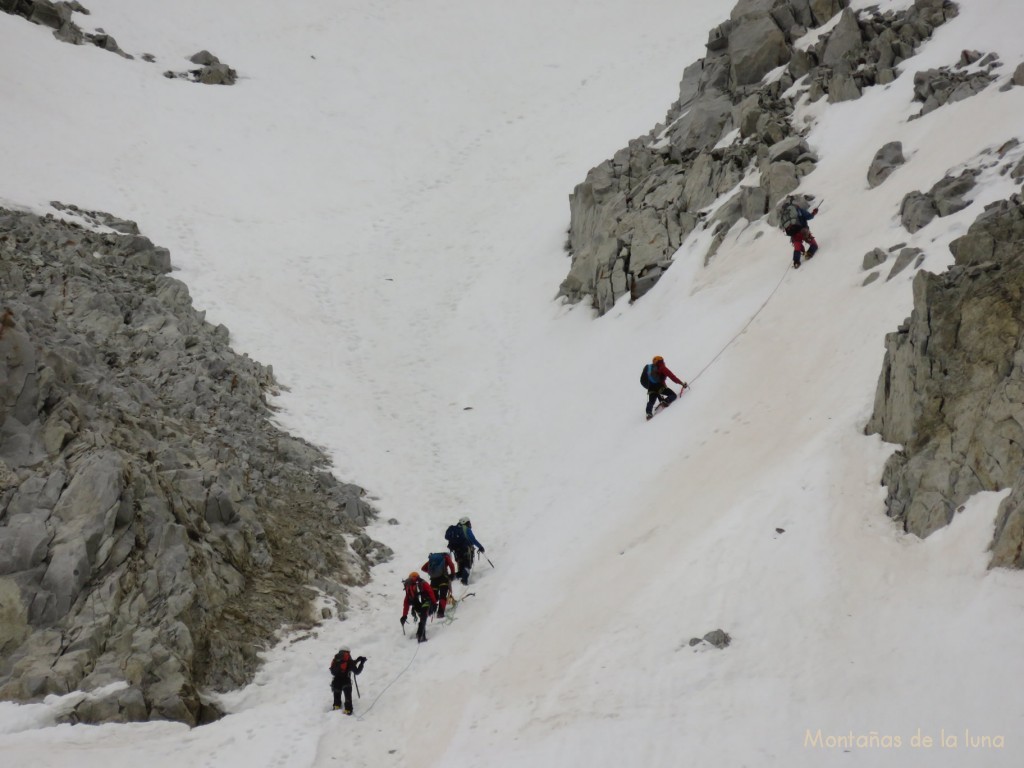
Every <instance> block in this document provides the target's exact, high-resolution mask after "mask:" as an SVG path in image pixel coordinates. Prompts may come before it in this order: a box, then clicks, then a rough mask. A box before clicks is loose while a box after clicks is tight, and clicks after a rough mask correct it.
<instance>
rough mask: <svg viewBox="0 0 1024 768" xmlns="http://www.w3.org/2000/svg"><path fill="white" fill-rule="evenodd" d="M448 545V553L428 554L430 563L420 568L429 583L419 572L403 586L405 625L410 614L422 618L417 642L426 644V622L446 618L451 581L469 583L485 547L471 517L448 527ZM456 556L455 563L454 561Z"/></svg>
mask: <svg viewBox="0 0 1024 768" xmlns="http://www.w3.org/2000/svg"><path fill="white" fill-rule="evenodd" d="M444 538H445V540H446V541H447V542H448V552H451V554H450V555H449V554H448V552H431V553H430V554H429V555H427V561H426V562H425V563H424V564H423V565H421V566H420V571H425V572H426V573H427V575H428V576H429V577H430V583H429V584H428V583H427V582H426V581H425V580H424V579H423V578H422V577H421V576H420V573H419V571H413V572H412V573H410V574H409V578H407V579H406V580H405V581H404V582H403V584H404V586H405V602H404V603H403V605H402V618H401V622H402V626H403V627H404V626H405V622H406V621H407V620H408V616H409V612H410V611H411V612H412V614H413V615H414V616H415V617H416V618H417V619H419V624H418V625H417V627H416V639H417V640H418V641H419V642H421V643H422V642H425V641H426V639H427V619H428V618H429V617H430V616H433V615H436V616H437V617H438V618H439V619H443V618H444V615H445V610H447V606H448V597H449V595H451V588H452V580H453V579H458V580H459V581H461V582H462V583H463V584H469V572H470V570H471V569H472V568H473V559H474V556H475V553H476V550H479V551H480V552H481V553H483V551H484V546H483V544H481V543H480V542H479V541H477V538H476V535H475V534H474V533H473V523H472V522H471V521H470V519H469V518H468V517H463V518H460V519H459V522H457V523H455V524H454V525H449V526H448V530H446V531H445V534H444ZM452 556H454V558H455V559H454V560H452Z"/></svg>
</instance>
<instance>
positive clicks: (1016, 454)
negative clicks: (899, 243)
mask: <svg viewBox="0 0 1024 768" xmlns="http://www.w3.org/2000/svg"><path fill="white" fill-rule="evenodd" d="M950 250H951V251H952V253H953V256H954V258H955V262H956V263H955V265H954V266H953V267H951V268H950V269H949V270H948V271H947V272H946V273H944V274H941V275H934V274H931V273H928V272H920V273H918V275H917V276H916V277H915V279H914V309H913V312H912V313H911V315H910V318H909V319H908V320H907V321H906V322H905V323H904V324H903V325H902V326H901V327H900V329H899V330H898V331H897V332H896V333H891V334H889V335H888V336H886V352H885V360H884V363H883V368H882V373H881V375H880V377H879V381H878V389H877V392H876V395H875V406H874V412H873V414H872V416H871V420H870V421H869V422H868V424H867V428H866V431H867V432H868V433H869V434H870V433H878V434H880V435H881V436H882V438H883V439H884V440H886V441H888V442H892V443H900V444H902V446H903V447H902V449H901V450H898V451H897V452H896V453H895V454H894V455H893V456H892V457H891V458H890V459H889V461H888V462H887V464H886V467H885V471H884V474H883V478H882V481H883V484H884V485H885V486H886V487H887V489H888V495H887V498H886V506H887V509H888V514H889V515H890V516H891V517H892V518H894V519H896V520H898V521H900V522H901V523H902V525H903V527H904V529H905V530H906V531H909V532H911V533H914V534H916V535H918V536H922V537H923V536H928V535H929V534H931V533H933V532H934V531H935V530H937V529H938V528H941V527H942V526H944V525H947V524H948V523H949V522H950V520H951V519H952V517H953V515H954V513H955V510H956V509H957V507H958V506H959V505H960V504H962V503H963V502H964V501H965V500H966V499H968V498H969V497H970V496H971V495H973V494H975V493H977V492H978V491H995V490H1001V489H1005V488H1012V489H1013V491H1012V492H1011V494H1010V495H1009V496H1008V497H1007V499H1006V500H1005V501H1004V502H1003V505H1002V508H1001V509H1000V513H999V520H998V521H997V525H996V530H995V533H994V538H993V544H992V551H993V557H992V564H993V565H1002V566H1014V567H1018V568H1019V567H1024V558H1022V556H1021V550H1022V546H1024V544H1022V542H1024V539H1022V529H1024V524H1022V523H1024V518H1022V507H1021V504H1020V501H1021V499H1022V498H1024V474H1022V473H1024V409H1022V408H1021V403H1022V402H1024V199H1022V198H1021V197H1020V196H1018V195H1015V196H1014V197H1013V198H1011V199H1010V200H1007V201H1003V202H998V203H994V204H992V205H990V206H988V207H987V208H986V209H985V211H984V213H983V214H982V215H981V216H979V217H978V219H977V220H976V221H975V222H974V224H973V225H972V226H971V227H970V229H969V230H968V232H967V234H966V235H964V236H963V237H961V238H959V239H958V240H955V241H954V242H953V243H952V244H951V245H950Z"/></svg>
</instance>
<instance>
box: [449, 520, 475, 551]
mask: <svg viewBox="0 0 1024 768" xmlns="http://www.w3.org/2000/svg"><path fill="white" fill-rule="evenodd" d="M444 538H445V541H447V542H448V549H450V550H453V551H454V550H456V549H463V548H465V547H467V546H469V539H468V538H466V532H465V531H464V530H462V526H461V525H449V526H448V530H447V531H445V532H444Z"/></svg>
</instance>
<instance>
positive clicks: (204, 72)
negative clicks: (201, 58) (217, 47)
mask: <svg viewBox="0 0 1024 768" xmlns="http://www.w3.org/2000/svg"><path fill="white" fill-rule="evenodd" d="M196 79H197V80H198V81H199V82H200V83H202V84H203V85H234V84H235V81H236V80H237V79H238V73H237V72H235V70H233V69H232V68H231V67H229V66H228V65H227V64H211V65H210V66H208V67H203V68H202V69H201V70H200V71H199V73H198V74H197V75H196Z"/></svg>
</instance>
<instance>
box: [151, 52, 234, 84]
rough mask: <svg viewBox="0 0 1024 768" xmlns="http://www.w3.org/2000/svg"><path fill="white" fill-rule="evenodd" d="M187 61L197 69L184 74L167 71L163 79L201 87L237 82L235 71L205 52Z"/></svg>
mask: <svg viewBox="0 0 1024 768" xmlns="http://www.w3.org/2000/svg"><path fill="white" fill-rule="evenodd" d="M189 61H191V62H192V63H193V64H198V65H199V69H190V70H188V71H185V72H173V71H171V70H168V71H167V72H164V77H167V78H171V79H174V78H180V79H184V80H191V81H193V82H196V83H202V84H203V85H234V84H235V81H236V80H238V73H237V72H236V71H235V70H233V69H232V68H231V67H229V66H228V65H227V64H224V63H222V62H221V60H220V59H218V58H217V57H216V56H214V55H213V54H212V53H210V52H209V51H207V50H202V51H199V53H194V54H192V56H190V57H189Z"/></svg>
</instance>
